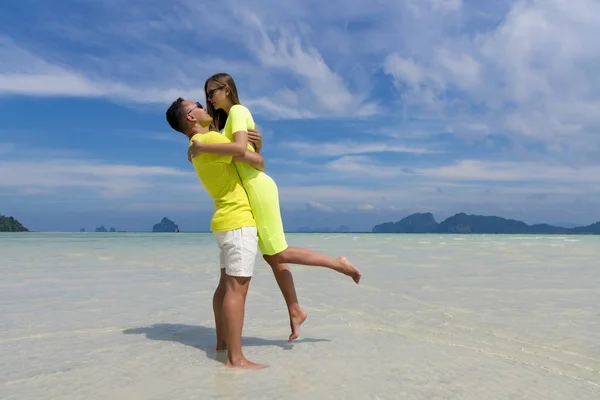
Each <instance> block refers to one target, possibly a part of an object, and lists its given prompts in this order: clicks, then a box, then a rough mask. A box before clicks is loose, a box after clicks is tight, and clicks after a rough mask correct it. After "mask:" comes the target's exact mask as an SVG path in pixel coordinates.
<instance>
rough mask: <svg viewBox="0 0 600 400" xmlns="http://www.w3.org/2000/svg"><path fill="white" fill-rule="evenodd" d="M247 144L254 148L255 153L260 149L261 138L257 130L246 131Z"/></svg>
mask: <svg viewBox="0 0 600 400" xmlns="http://www.w3.org/2000/svg"><path fill="white" fill-rule="evenodd" d="M248 142H249V143H250V144H251V145H252V147H254V150H256V152H257V153H260V150H261V149H262V136H261V135H260V131H259V130H258V129H248Z"/></svg>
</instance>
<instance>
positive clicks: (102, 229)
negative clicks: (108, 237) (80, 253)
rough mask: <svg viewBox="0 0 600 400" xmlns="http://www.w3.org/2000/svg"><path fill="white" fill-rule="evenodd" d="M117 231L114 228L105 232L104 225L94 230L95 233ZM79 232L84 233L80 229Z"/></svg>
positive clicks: (83, 230)
mask: <svg viewBox="0 0 600 400" xmlns="http://www.w3.org/2000/svg"><path fill="white" fill-rule="evenodd" d="M116 231H117V230H116V229H115V228H112V227H111V228H110V230H107V229H106V228H105V227H104V225H100V226H99V227H97V228H96V232H116ZM79 232H85V229H83V228H82V229H80V230H79Z"/></svg>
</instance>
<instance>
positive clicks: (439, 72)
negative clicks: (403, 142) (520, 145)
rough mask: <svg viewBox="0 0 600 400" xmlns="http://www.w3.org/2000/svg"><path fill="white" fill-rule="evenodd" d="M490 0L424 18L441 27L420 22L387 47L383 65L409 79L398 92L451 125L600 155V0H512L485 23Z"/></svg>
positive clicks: (400, 80) (590, 157)
mask: <svg viewBox="0 0 600 400" xmlns="http://www.w3.org/2000/svg"><path fill="white" fill-rule="evenodd" d="M486 7H488V6H487V3H486V2H482V3H481V4H480V5H479V6H477V7H471V9H470V10H466V9H465V10H461V13H462V16H463V18H464V19H463V22H462V24H464V25H462V24H461V23H459V22H456V21H454V20H447V21H446V23H445V24H444V23H441V24H439V25H438V26H427V29H432V30H433V31H434V32H437V33H439V34H424V32H422V31H416V32H414V35H413V36H412V37H414V40H409V45H407V46H405V48H404V49H400V50H396V49H394V50H391V49H390V51H389V52H388V56H387V58H386V59H385V62H384V63H383V68H384V71H385V72H386V73H387V74H389V75H390V76H392V77H393V78H394V80H395V81H396V82H397V83H400V84H404V85H406V86H407V87H405V86H402V85H400V86H399V91H400V93H401V96H402V98H403V99H405V100H413V101H416V102H417V103H418V104H423V105H426V106H428V107H430V108H431V109H432V110H434V111H436V112H439V110H440V108H443V109H444V111H445V112H444V113H442V114H436V115H437V118H439V119H440V120H441V121H446V123H447V124H449V125H454V122H453V121H456V120H459V121H460V120H461V119H462V120H463V123H464V122H465V120H470V122H471V123H473V124H485V125H492V126H494V128H495V131H498V132H504V133H507V134H508V135H510V136H512V139H513V140H515V141H527V140H532V139H533V140H535V141H539V142H542V143H545V144H546V145H547V146H548V148H549V149H550V150H551V149H560V152H562V153H564V152H566V151H570V152H571V154H572V155H575V154H579V158H581V153H584V154H587V155H588V156H586V159H588V160H593V159H594V156H597V155H600V135H598V134H597V133H598V131H599V130H600V113H598V112H597V111H594V110H597V109H598V106H599V105H600V80H599V79H597V72H596V71H597V70H598V67H599V66H600V44H599V43H600V42H598V41H596V40H594V38H596V37H598V36H600V3H598V2H597V1H594V0H582V1H578V2H577V4H573V3H571V2H566V1H563V0H544V1H541V0H535V1H525V0H518V1H514V2H511V3H510V6H509V9H508V12H507V13H506V14H505V15H504V16H503V17H502V18H500V19H499V20H498V21H497V22H498V23H495V24H489V23H488V24H483V25H481V22H485V18H483V17H481V15H485V13H484V14H481V13H479V14H478V11H479V10H485V9H486ZM421 12H422V10H421ZM495 15H499V16H502V15H503V14H495ZM422 18H427V17H422ZM486 18H487V17H486ZM469 23H472V24H478V26H477V28H472V27H471V25H469ZM474 29H477V31H476V34H473V30H474ZM417 43H419V44H420V46H418V47H417V46H416V44H417ZM411 45H414V46H411ZM457 89H458V90H459V92H458V93H457ZM411 111H412V110H411ZM463 132H464V131H462V132H461V130H455V131H454V133H455V134H458V135H460V134H461V133H463ZM482 133H484V134H485V132H482ZM466 134H471V133H469V132H466Z"/></svg>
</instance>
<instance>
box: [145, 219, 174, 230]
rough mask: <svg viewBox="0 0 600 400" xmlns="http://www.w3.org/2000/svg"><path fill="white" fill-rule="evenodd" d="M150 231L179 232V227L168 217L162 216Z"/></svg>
mask: <svg viewBox="0 0 600 400" xmlns="http://www.w3.org/2000/svg"><path fill="white" fill-rule="evenodd" d="M152 232H179V227H178V226H177V225H175V222H173V221H171V220H170V219H169V218H167V217H164V218H163V219H162V220H161V221H160V223H158V224H154V226H153V227H152Z"/></svg>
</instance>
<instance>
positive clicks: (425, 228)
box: [372, 213, 600, 235]
mask: <svg viewBox="0 0 600 400" xmlns="http://www.w3.org/2000/svg"><path fill="white" fill-rule="evenodd" d="M372 232H373V233H478V234H493V233H503V234H537V235H546V234H560V235H566V234H600V222H596V223H594V224H592V225H588V226H580V227H575V228H563V227H560V226H552V225H548V224H534V225H528V224H526V223H525V222H522V221H517V220H514V219H506V218H502V217H496V216H485V215H469V214H465V213H458V214H455V215H453V216H452V217H450V218H447V219H445V220H444V221H442V222H441V223H437V222H436V220H435V218H434V217H433V214H431V213H417V214H411V215H409V216H408V217H405V218H402V219H401V220H400V221H397V222H385V223H383V224H379V225H375V226H374V227H373V230H372Z"/></svg>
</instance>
